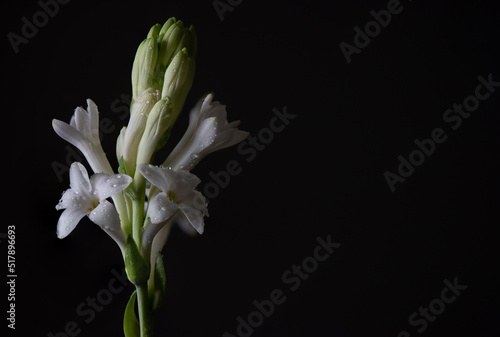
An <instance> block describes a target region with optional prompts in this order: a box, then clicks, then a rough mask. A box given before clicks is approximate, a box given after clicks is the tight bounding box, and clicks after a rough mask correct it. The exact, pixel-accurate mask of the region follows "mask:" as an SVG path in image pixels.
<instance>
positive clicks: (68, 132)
mask: <svg viewBox="0 0 500 337" xmlns="http://www.w3.org/2000/svg"><path fill="white" fill-rule="evenodd" d="M52 127H53V128H54V131H55V132H56V133H57V134H58V135H59V137H61V138H62V139H64V140H65V141H67V142H68V143H70V144H72V145H74V146H76V147H77V148H78V149H80V151H82V148H83V147H84V146H85V142H86V140H85V138H84V137H83V135H82V134H81V133H80V132H79V131H78V130H77V129H75V128H74V127H72V126H69V125H68V124H67V123H64V122H62V121H60V120H57V119H54V120H52Z"/></svg>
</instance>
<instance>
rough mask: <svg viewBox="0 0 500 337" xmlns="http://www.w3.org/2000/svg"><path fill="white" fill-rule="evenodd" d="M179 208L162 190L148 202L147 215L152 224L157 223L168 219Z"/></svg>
mask: <svg viewBox="0 0 500 337" xmlns="http://www.w3.org/2000/svg"><path fill="white" fill-rule="evenodd" d="M178 209H179V206H177V204H175V203H173V202H172V201H171V200H170V199H169V198H168V196H167V194H166V193H164V192H162V193H159V194H158V195H156V197H154V198H153V200H152V201H151V202H150V203H149V210H148V213H149V216H150V218H151V222H152V223H153V224H158V223H161V222H164V221H166V220H168V219H170V218H171V217H172V216H173V215H174V214H175V212H177V210H178Z"/></svg>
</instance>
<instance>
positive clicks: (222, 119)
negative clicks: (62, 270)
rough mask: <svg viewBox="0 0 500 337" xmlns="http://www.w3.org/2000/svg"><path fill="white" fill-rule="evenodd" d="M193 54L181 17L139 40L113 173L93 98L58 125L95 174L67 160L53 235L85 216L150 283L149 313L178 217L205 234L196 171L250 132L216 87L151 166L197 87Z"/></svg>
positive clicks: (137, 278) (135, 274)
mask: <svg viewBox="0 0 500 337" xmlns="http://www.w3.org/2000/svg"><path fill="white" fill-rule="evenodd" d="M195 54H196V35H195V33H194V29H193V27H192V26H191V27H189V28H186V27H184V25H183V23H182V21H178V20H176V19H175V18H171V19H169V20H168V21H167V22H166V23H165V24H164V25H155V26H153V27H152V28H151V30H150V31H149V33H148V35H147V38H146V39H145V40H144V41H143V42H142V43H141V44H140V46H139V48H138V50H137V53H136V56H135V60H134V63H133V68H132V91H133V98H132V104H131V109H130V110H131V111H130V120H129V122H128V125H127V126H125V127H123V128H122V130H121V132H120V134H119V136H118V139H117V142H116V156H117V159H118V161H119V167H118V168H117V171H114V170H113V168H112V166H111V165H110V163H109V161H108V158H107V157H106V154H105V153H104V151H103V148H102V146H101V142H100V139H99V131H98V128H99V110H98V108H97V106H96V104H95V103H94V102H93V101H92V100H90V99H88V100H87V109H84V108H82V107H78V108H76V110H75V112H74V115H73V116H72V118H71V120H70V122H69V124H68V123H65V122H63V121H60V120H56V119H54V120H53V123H52V126H53V128H54V130H55V132H56V133H57V134H58V135H59V136H60V137H61V138H63V139H64V140H66V141H68V142H69V143H71V144H72V145H74V146H75V147H77V148H78V149H79V150H80V151H81V152H82V153H83V155H84V156H85V158H86V160H87V162H88V164H89V166H90V168H91V169H92V171H93V174H91V175H89V173H88V172H87V170H86V169H85V167H84V165H82V164H81V163H78V162H75V163H73V164H72V165H71V167H70V171H69V175H70V188H69V189H68V190H66V191H65V192H64V194H63V195H62V198H61V200H60V201H59V203H58V204H57V206H56V209H58V210H64V212H63V213H62V214H61V216H60V219H59V222H58V224H57V236H58V237H59V238H61V239H62V238H64V237H66V236H67V235H69V234H70V233H71V232H72V231H73V230H74V229H75V227H76V226H77V225H78V223H79V222H80V220H81V219H82V218H83V217H85V216H88V217H89V219H90V220H91V221H92V222H94V223H95V224H97V225H98V226H99V227H101V228H102V229H103V230H104V231H105V232H106V233H107V234H108V235H109V236H110V237H111V238H112V239H113V240H114V241H115V242H116V243H117V244H118V246H119V248H120V250H121V252H122V254H123V257H124V260H125V266H126V270H127V274H128V276H129V278H130V280H131V281H132V282H133V283H134V284H136V285H143V284H145V283H147V284H148V288H149V301H150V302H151V303H150V304H149V305H150V309H152V310H154V309H155V303H156V302H155V300H154V299H155V291H158V289H159V288H158V286H155V284H154V282H155V277H154V275H155V272H158V270H159V269H158V268H157V267H156V263H157V261H158V257H159V256H161V255H160V252H161V250H162V248H163V246H164V244H165V241H166V239H167V236H168V233H169V231H170V228H171V227H172V225H173V224H174V223H175V222H177V223H179V224H180V225H181V226H182V228H183V229H185V230H186V231H187V232H189V233H196V232H197V233H199V234H202V233H203V229H204V216H208V210H207V203H206V199H205V198H204V196H203V195H202V194H201V193H200V192H199V191H197V190H196V189H195V188H196V186H197V185H198V184H199V183H200V179H199V178H198V177H197V176H196V175H194V174H193V173H191V172H190V171H191V170H192V169H193V168H194V167H195V166H196V164H198V163H199V162H200V160H202V159H203V158H204V157H205V156H206V155H208V154H209V153H211V152H214V151H217V150H220V149H224V148H227V147H229V146H232V145H234V144H237V143H239V142H240V141H242V140H243V139H245V138H246V137H247V136H248V133H247V132H244V131H241V130H239V129H238V128H237V126H238V124H239V121H235V122H231V123H228V121H227V115H226V108H225V106H224V105H221V104H220V103H219V102H217V101H214V100H213V94H212V93H210V94H208V95H206V96H205V97H203V98H202V99H201V100H200V101H199V102H198V104H197V105H196V106H195V107H194V108H193V109H192V110H191V112H190V113H189V126H188V128H187V130H186V131H185V133H184V136H183V137H182V139H181V140H180V141H179V143H178V144H177V145H176V146H175V147H174V149H173V150H172V152H171V153H170V154H169V155H168V156H167V157H166V158H164V161H163V163H162V164H161V165H158V166H156V165H153V163H152V160H153V156H154V154H155V152H156V151H157V150H158V149H160V148H162V147H163V146H164V145H165V143H166V142H167V141H168V139H169V136H170V132H171V129H172V127H173V126H174V123H175V121H176V119H177V117H178V116H179V113H180V112H181V110H182V108H183V105H184V101H185V99H186V96H187V94H188V92H189V90H190V88H191V84H192V82H193V77H194V68H195V63H194V58H195ZM157 159H158V158H156V160H157ZM160 269H161V268H160ZM145 274H147V275H145ZM160 276H162V275H160ZM163 276H164V275H163ZM160 279H161V277H160ZM160 290H161V289H160ZM151 299H153V300H151ZM141 329H142V327H141ZM141 331H142V330H141Z"/></svg>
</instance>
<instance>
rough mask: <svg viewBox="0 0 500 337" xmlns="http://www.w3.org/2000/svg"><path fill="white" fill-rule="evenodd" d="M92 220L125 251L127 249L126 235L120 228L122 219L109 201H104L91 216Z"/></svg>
mask: <svg viewBox="0 0 500 337" xmlns="http://www.w3.org/2000/svg"><path fill="white" fill-rule="evenodd" d="M89 218H90V220H92V222H93V223H95V224H97V225H98V226H99V227H101V228H102V230H103V231H105V232H106V233H107V234H108V235H109V236H110V237H111V238H113V240H115V242H116V243H117V244H118V246H120V248H121V249H122V250H123V249H125V233H124V232H123V230H122V229H121V226H120V217H119V215H118V212H117V211H116V209H115V206H114V205H113V204H112V203H110V202H109V201H107V200H102V201H101V202H100V203H99V206H97V207H96V208H95V209H94V210H93V211H92V212H90V214H89Z"/></svg>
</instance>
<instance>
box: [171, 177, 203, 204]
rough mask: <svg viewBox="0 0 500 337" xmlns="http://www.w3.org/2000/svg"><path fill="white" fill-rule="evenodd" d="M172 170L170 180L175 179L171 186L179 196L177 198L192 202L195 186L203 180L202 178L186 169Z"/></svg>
mask: <svg viewBox="0 0 500 337" xmlns="http://www.w3.org/2000/svg"><path fill="white" fill-rule="evenodd" d="M172 172H173V173H172V175H171V177H170V180H172V181H173V183H172V184H171V188H172V189H173V192H174V193H175V195H176V196H177V198H176V199H178V200H179V201H182V202H190V201H191V200H192V199H193V197H194V195H193V192H196V191H193V190H194V188H195V187H196V186H198V184H199V183H200V182H201V180H200V178H198V177H197V176H196V175H194V174H192V173H189V172H188V171H185V170H180V171H178V172H175V171H172ZM203 199H204V198H203Z"/></svg>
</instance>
